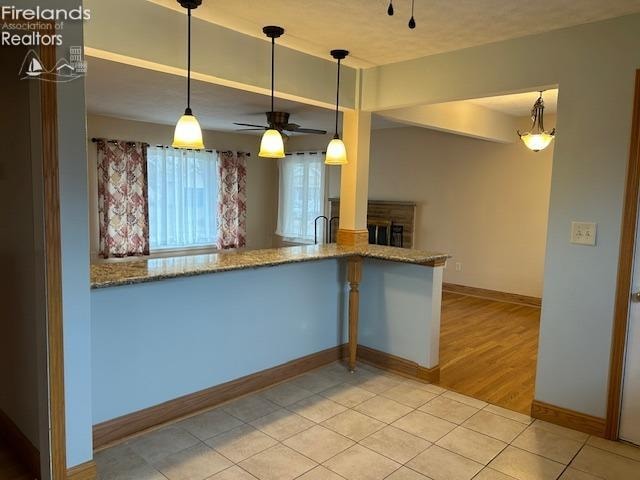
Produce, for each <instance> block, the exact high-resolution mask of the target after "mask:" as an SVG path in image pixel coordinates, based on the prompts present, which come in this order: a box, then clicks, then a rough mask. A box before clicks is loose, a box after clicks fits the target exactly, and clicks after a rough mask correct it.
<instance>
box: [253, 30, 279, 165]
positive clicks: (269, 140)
mask: <svg viewBox="0 0 640 480" xmlns="http://www.w3.org/2000/svg"><path fill="white" fill-rule="evenodd" d="M262 31H263V32H264V34H265V35H266V36H267V37H269V38H270V39H271V115H270V116H269V129H268V130H267V131H266V132H264V134H263V135H262V141H261V142H260V153H259V154H258V156H259V157H263V158H284V142H283V141H282V135H281V134H280V132H279V131H278V130H276V129H275V128H274V125H273V122H272V119H273V98H274V94H273V92H274V83H275V50H276V38H278V37H280V36H282V34H284V28H282V27H275V26H267V27H264V28H263V29H262Z"/></svg>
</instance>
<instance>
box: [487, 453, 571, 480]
mask: <svg viewBox="0 0 640 480" xmlns="http://www.w3.org/2000/svg"><path fill="white" fill-rule="evenodd" d="M489 467H491V468H492V469H494V470H498V471H499V472H502V473H504V474H506V475H510V476H512V477H514V478H517V479H518V480H556V479H557V478H558V477H559V476H560V474H561V473H562V471H563V470H564V469H565V466H564V465H562V464H561V463H558V462H554V461H552V460H549V459H547V458H544V457H541V456H539V455H535V454H533V453H529V452H525V451H524V450H520V449H519V448H515V447H511V446H509V447H507V448H505V449H504V450H503V451H502V453H500V455H498V456H497V457H496V458H495V459H494V460H493V461H492V462H491V463H490V464H489Z"/></svg>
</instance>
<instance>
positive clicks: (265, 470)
mask: <svg viewBox="0 0 640 480" xmlns="http://www.w3.org/2000/svg"><path fill="white" fill-rule="evenodd" d="M316 466H317V463H316V462H314V461H312V460H310V459H308V458H307V457H304V456H302V455H300V454H299V453H298V452H296V451H294V450H292V449H290V448H289V447H285V446H284V445H276V446H274V447H271V448H269V449H267V450H265V451H263V452H260V453H258V454H257V455H254V456H253V457H251V458H248V459H246V460H243V461H242V462H240V467H242V468H243V469H244V470H246V471H247V472H249V473H250V474H251V475H253V476H254V477H257V478H259V479H260V480H292V479H294V478H296V477H299V476H300V475H302V474H303V473H305V472H308V471H309V470H311V469H312V468H315V467H316Z"/></svg>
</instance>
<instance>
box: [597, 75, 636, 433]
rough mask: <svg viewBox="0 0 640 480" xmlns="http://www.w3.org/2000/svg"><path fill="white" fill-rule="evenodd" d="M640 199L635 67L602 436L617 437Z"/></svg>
mask: <svg viewBox="0 0 640 480" xmlns="http://www.w3.org/2000/svg"><path fill="white" fill-rule="evenodd" d="M639 200H640V69H639V70H636V82H635V96H634V100H633V121H632V126H631V145H630V148H629V165H628V167H627V183H626V186H625V194H624V210H623V216H622V230H621V237H620V255H619V259H618V278H617V286H616V296H615V310H614V319H613V330H612V336H611V362H610V366H609V393H608V398H607V418H606V424H605V436H606V438H608V439H610V440H617V439H618V435H619V426H620V425H619V423H620V413H621V412H620V406H621V405H620V402H621V399H622V382H623V373H624V361H625V347H626V340H627V330H628V326H629V302H630V298H631V288H632V282H633V257H634V252H635V241H636V233H637V229H638V224H637V223H638V221H637V219H638V202H639Z"/></svg>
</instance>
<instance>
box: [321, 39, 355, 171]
mask: <svg viewBox="0 0 640 480" xmlns="http://www.w3.org/2000/svg"><path fill="white" fill-rule="evenodd" d="M347 55H349V52H348V51H347V50H331V56H332V57H333V58H334V59H336V60H337V61H338V78H337V82H336V130H335V134H334V135H333V139H332V140H331V141H330V142H329V145H328V146H327V154H326V156H325V159H324V163H325V164H327V165H346V164H347V163H348V160H347V149H346V147H345V145H344V142H343V141H342V140H341V139H340V135H339V134H338V113H339V112H338V109H339V106H340V65H341V62H342V60H344V59H345V58H347Z"/></svg>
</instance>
